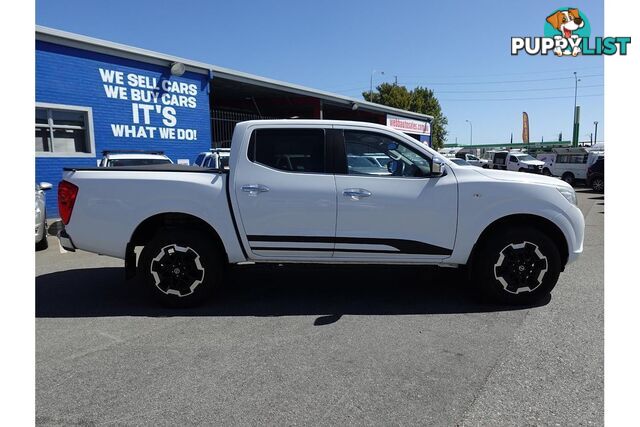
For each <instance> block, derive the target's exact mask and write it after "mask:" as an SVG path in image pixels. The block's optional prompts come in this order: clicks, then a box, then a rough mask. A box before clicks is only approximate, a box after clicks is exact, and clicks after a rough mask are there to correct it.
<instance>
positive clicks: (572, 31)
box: [544, 8, 591, 56]
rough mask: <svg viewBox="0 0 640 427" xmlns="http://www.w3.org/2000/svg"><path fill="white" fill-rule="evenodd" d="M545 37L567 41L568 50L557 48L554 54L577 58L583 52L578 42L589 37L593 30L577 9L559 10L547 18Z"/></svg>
mask: <svg viewBox="0 0 640 427" xmlns="http://www.w3.org/2000/svg"><path fill="white" fill-rule="evenodd" d="M544 30H545V31H544V33H545V34H544V35H545V37H553V38H554V39H556V40H561V39H566V41H567V42H569V43H558V44H559V45H560V44H562V45H565V44H566V45H567V46H568V47H567V48H562V47H556V48H555V49H554V50H553V52H554V53H555V54H556V55H558V56H562V55H571V56H577V55H579V54H580V53H581V52H582V51H581V49H580V47H579V46H578V42H579V41H580V39H581V38H582V37H589V32H590V30H591V28H590V26H589V21H588V20H587V18H586V17H585V16H584V15H583V14H582V13H581V12H580V11H579V10H578V9H576V8H567V9H558V10H556V11H555V12H553V13H552V14H551V15H549V16H547V22H546V24H545V28H544Z"/></svg>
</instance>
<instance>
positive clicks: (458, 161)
mask: <svg viewBox="0 0 640 427" xmlns="http://www.w3.org/2000/svg"><path fill="white" fill-rule="evenodd" d="M447 158H448V159H449V160H451V161H452V162H453V163H455V164H456V165H459V166H473V165H472V164H471V163H469V162H467V161H466V160H464V159H461V158H459V157H447Z"/></svg>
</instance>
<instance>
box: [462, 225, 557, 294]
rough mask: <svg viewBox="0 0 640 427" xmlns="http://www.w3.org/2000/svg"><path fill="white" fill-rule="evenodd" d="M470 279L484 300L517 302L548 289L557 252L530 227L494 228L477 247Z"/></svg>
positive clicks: (554, 275) (552, 283) (553, 281)
mask: <svg viewBox="0 0 640 427" xmlns="http://www.w3.org/2000/svg"><path fill="white" fill-rule="evenodd" d="M478 254H479V255H478V258H477V260H476V262H474V265H473V269H472V272H473V276H472V277H473V278H475V279H477V280H479V282H480V283H479V287H480V290H481V292H482V294H483V296H484V297H486V298H487V299H489V300H491V301H493V302H498V303H505V304H513V305H521V304H530V303H533V302H535V301H538V300H540V299H542V298H544V297H546V296H547V295H549V293H550V292H551V290H552V289H553V288H554V286H555V285H556V282H557V281H558V276H559V275H560V269H561V261H560V253H559V251H558V248H557V247H556V245H555V243H554V242H553V241H552V240H551V239H550V238H549V237H548V236H547V235H546V234H544V233H542V232H540V231H539V230H537V229H535V228H531V227H509V228H507V229H504V230H497V231H495V232H494V235H493V236H490V237H489V238H488V239H487V240H486V241H485V242H484V243H483V244H482V245H481V247H480V248H479V252H478Z"/></svg>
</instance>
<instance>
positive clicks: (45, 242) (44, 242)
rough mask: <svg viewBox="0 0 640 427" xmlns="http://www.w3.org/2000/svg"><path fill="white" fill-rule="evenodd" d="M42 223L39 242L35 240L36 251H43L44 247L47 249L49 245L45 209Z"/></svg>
mask: <svg viewBox="0 0 640 427" xmlns="http://www.w3.org/2000/svg"><path fill="white" fill-rule="evenodd" d="M44 217H45V220H44V224H43V225H42V229H43V230H42V239H40V241H39V242H36V251H44V250H45V249H47V248H48V247H49V241H48V240H47V233H48V230H47V220H46V218H47V211H46V210H45V211H44Z"/></svg>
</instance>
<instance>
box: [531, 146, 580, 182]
mask: <svg viewBox="0 0 640 427" xmlns="http://www.w3.org/2000/svg"><path fill="white" fill-rule="evenodd" d="M537 157H538V160H540V161H543V162H544V166H543V169H542V173H544V174H545V175H550V176H559V177H560V178H561V179H562V180H563V181H566V182H567V183H568V184H570V185H571V184H573V183H574V182H575V181H576V179H579V180H585V179H587V158H588V157H589V153H588V152H587V150H585V149H584V148H580V147H578V148H554V149H553V151H552V152H551V153H539V154H538V156H537Z"/></svg>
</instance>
